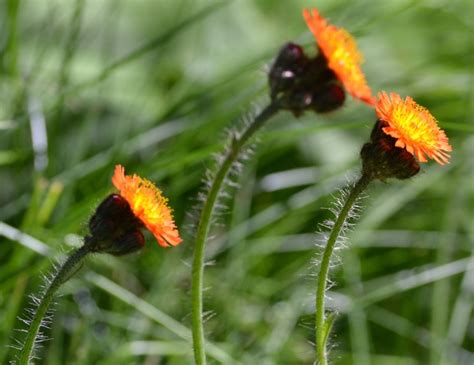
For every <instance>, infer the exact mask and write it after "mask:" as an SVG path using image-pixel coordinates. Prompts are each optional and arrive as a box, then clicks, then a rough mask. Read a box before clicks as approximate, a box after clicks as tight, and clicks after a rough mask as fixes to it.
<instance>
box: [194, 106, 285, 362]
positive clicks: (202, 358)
mask: <svg viewBox="0 0 474 365" xmlns="http://www.w3.org/2000/svg"><path fill="white" fill-rule="evenodd" d="M279 109H280V107H279V103H277V102H272V103H271V104H269V105H268V106H267V107H266V108H265V109H263V110H262V112H261V113H260V114H258V115H257V116H256V117H255V119H254V120H253V122H252V123H251V124H249V125H248V126H247V127H246V129H245V130H244V132H243V133H242V134H241V135H240V136H237V137H234V138H233V140H232V141H231V145H230V147H229V150H228V151H227V153H226V156H225V158H224V160H223V161H222V163H221V165H220V166H219V167H218V170H217V172H216V174H215V176H214V179H213V180H212V183H211V186H210V188H209V192H208V194H207V198H206V201H205V202H204V206H203V208H202V211H201V215H200V217H199V224H198V228H197V233H196V241H195V245H194V260H193V268H192V293H191V295H192V333H193V350H194V361H195V363H196V365H204V364H206V353H205V351H204V328H203V320H202V310H203V309H202V308H203V305H202V288H203V276H204V251H205V250H204V248H205V244H206V239H207V235H208V233H209V227H210V225H211V218H212V213H213V212H214V207H215V205H216V201H217V198H218V196H219V192H220V190H221V187H222V184H223V182H224V180H225V177H226V176H227V174H228V172H229V170H230V168H231V167H232V164H233V163H234V162H235V160H236V159H237V157H238V155H239V152H240V150H241V148H242V147H243V146H244V145H245V143H246V142H247V141H248V140H249V139H250V138H251V137H252V136H253V135H254V134H255V132H257V130H258V129H260V127H261V126H262V125H263V124H264V123H265V121H267V120H268V119H270V118H271V117H272V116H273V115H274V114H276V113H277V112H278V110H279Z"/></svg>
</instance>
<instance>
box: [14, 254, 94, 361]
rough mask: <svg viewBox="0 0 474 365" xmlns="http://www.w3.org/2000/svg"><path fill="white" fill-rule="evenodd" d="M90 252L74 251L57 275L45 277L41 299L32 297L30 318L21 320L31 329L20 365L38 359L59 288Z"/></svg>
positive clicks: (28, 312)
mask: <svg viewBox="0 0 474 365" xmlns="http://www.w3.org/2000/svg"><path fill="white" fill-rule="evenodd" d="M89 252H90V251H89V249H88V247H87V246H85V245H84V246H82V247H80V248H78V249H77V250H75V251H73V253H72V254H71V255H70V256H69V257H68V258H67V259H66V261H65V262H64V263H63V264H62V265H61V266H60V267H59V268H56V269H55V274H54V275H53V276H51V278H48V276H46V275H45V276H44V278H45V288H44V289H43V294H42V296H41V298H38V297H36V296H34V295H32V296H30V299H31V304H32V307H31V308H30V310H29V311H27V315H28V316H29V318H23V319H21V320H22V322H24V323H25V324H26V325H27V326H29V328H28V330H27V335H26V339H25V341H24V342H23V344H22V345H21V350H20V354H19V355H18V364H19V365H29V364H30V361H31V360H33V359H35V358H37V356H36V351H37V349H38V348H39V347H40V344H41V343H43V342H45V341H47V340H48V338H47V336H45V335H44V334H43V333H42V331H41V330H42V329H48V328H50V325H51V322H52V317H53V313H52V312H51V310H50V305H51V302H52V300H53V298H54V295H55V293H56V291H57V290H58V289H59V287H60V286H61V285H62V284H63V283H64V282H66V281H67V280H68V279H69V278H70V277H71V274H73V273H75V269H76V268H77V267H78V266H79V264H80V263H81V262H82V260H83V259H84V257H85V256H86V255H87V254H88V253H89Z"/></svg>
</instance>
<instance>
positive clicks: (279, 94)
mask: <svg viewBox="0 0 474 365" xmlns="http://www.w3.org/2000/svg"><path fill="white" fill-rule="evenodd" d="M268 78H269V84H270V96H271V98H272V100H273V101H275V100H278V101H279V103H280V105H281V108H283V109H288V110H290V111H291V112H293V114H294V115H295V116H300V115H301V114H302V113H303V112H304V111H305V110H313V111H315V112H317V113H324V112H329V111H332V110H335V109H337V108H339V107H341V106H342V105H343V104H344V100H345V92H344V89H343V86H342V84H341V82H340V81H339V80H338V79H337V77H336V75H335V73H334V71H332V70H331V69H330V68H329V67H328V63H327V60H326V58H325V57H324V55H323V54H322V53H321V52H320V53H319V55H318V56H317V57H314V58H309V57H307V56H306V55H305V54H304V51H303V49H302V48H301V47H300V46H299V45H297V44H294V43H287V44H286V45H284V46H283V47H282V48H281V49H280V52H279V53H278V56H277V57H276V59H275V62H274V64H273V66H272V68H271V69H270V73H269V75H268Z"/></svg>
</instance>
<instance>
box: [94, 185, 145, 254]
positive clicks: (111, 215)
mask: <svg viewBox="0 0 474 365" xmlns="http://www.w3.org/2000/svg"><path fill="white" fill-rule="evenodd" d="M141 227H142V223H141V222H140V220H138V219H137V218H136V217H135V215H134V214H133V212H132V210H131V208H130V205H129V204H128V202H127V201H126V200H125V199H124V198H123V197H122V196H120V195H118V194H111V195H109V196H108V197H107V198H105V199H104V200H103V201H102V203H100V204H99V206H98V207H97V209H96V211H95V213H94V215H93V216H92V217H91V219H90V220H89V231H90V235H89V236H87V237H86V240H85V244H86V245H87V246H88V247H89V249H90V251H92V252H106V253H110V254H113V255H124V254H126V253H129V252H133V251H136V250H138V249H140V248H141V247H143V243H144V240H143V235H142V234H141V233H140V232H139V231H138V230H139V229H140V228H141Z"/></svg>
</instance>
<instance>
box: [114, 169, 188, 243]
mask: <svg viewBox="0 0 474 365" xmlns="http://www.w3.org/2000/svg"><path fill="white" fill-rule="evenodd" d="M112 183H113V184H114V185H115V187H116V188H117V189H118V190H119V191H120V195H121V196H122V197H123V198H124V199H125V200H126V201H127V202H128V204H129V205H130V208H131V209H132V212H133V214H134V215H135V216H136V217H137V218H138V219H139V220H140V221H141V222H142V223H143V224H144V225H145V227H146V228H147V229H148V230H150V232H151V233H153V235H154V236H155V237H156V239H157V241H158V243H159V244H160V245H161V246H163V247H168V246H170V245H172V246H176V245H178V244H179V243H181V241H182V240H181V238H180V237H179V233H178V230H177V228H176V224H175V223H174V220H173V216H172V214H171V209H170V208H169V207H168V200H167V199H166V198H165V197H164V196H163V195H162V193H161V191H160V190H159V189H158V188H157V187H156V186H155V185H154V184H153V183H152V182H151V181H149V180H147V179H142V178H141V177H139V176H137V175H132V176H126V175H125V169H124V168H123V166H121V165H117V166H115V172H114V176H113V177H112Z"/></svg>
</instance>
